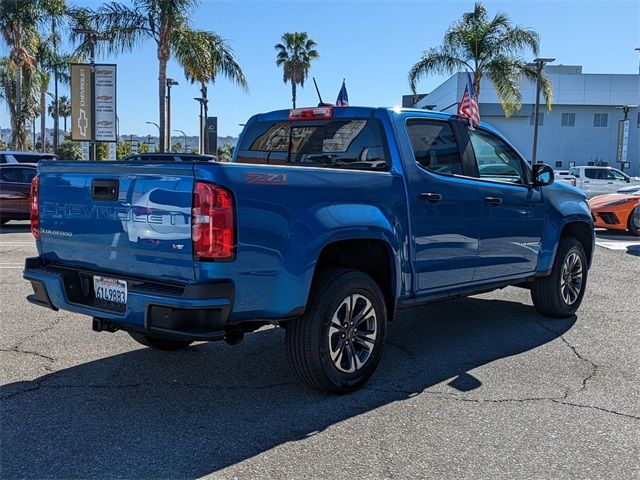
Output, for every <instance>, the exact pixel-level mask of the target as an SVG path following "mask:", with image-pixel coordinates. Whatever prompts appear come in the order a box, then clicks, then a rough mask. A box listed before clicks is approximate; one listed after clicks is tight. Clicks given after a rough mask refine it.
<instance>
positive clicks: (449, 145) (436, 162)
mask: <svg viewBox="0 0 640 480" xmlns="http://www.w3.org/2000/svg"><path fill="white" fill-rule="evenodd" d="M407 130H408V132H409V139H410V140H411V148H412V150H413V155H414V157H415V159H416V162H417V163H418V164H419V165H421V166H422V167H424V168H426V169H427V170H430V171H432V172H435V173H443V174H447V175H461V174H462V160H461V159H460V153H459V151H458V144H457V143H456V139H455V137H454V135H453V130H452V129H451V125H449V123H447V122H443V121H437V120H426V119H410V120H408V121H407Z"/></svg>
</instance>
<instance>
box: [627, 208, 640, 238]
mask: <svg viewBox="0 0 640 480" xmlns="http://www.w3.org/2000/svg"><path fill="white" fill-rule="evenodd" d="M639 211H640V207H636V208H634V209H633V210H632V211H631V213H630V214H629V220H628V221H627V228H628V229H629V233H630V234H631V235H636V236H638V237H640V212H639Z"/></svg>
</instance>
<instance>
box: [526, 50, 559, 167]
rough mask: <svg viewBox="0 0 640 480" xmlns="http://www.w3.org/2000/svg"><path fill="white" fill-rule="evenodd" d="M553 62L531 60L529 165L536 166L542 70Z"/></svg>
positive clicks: (546, 59) (550, 59) (542, 59)
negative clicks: (532, 100) (533, 77)
mask: <svg viewBox="0 0 640 480" xmlns="http://www.w3.org/2000/svg"><path fill="white" fill-rule="evenodd" d="M553 61H555V58H536V59H534V60H533V62H534V65H535V67H536V106H535V113H534V116H533V147H532V150H531V165H535V164H536V157H537V154H538V127H539V125H540V119H539V116H540V88H541V84H542V70H544V65H545V64H546V63H550V62H553Z"/></svg>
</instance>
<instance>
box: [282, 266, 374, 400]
mask: <svg viewBox="0 0 640 480" xmlns="http://www.w3.org/2000/svg"><path fill="white" fill-rule="evenodd" d="M314 290H315V291H314V292H312V293H311V294H310V297H311V302H310V304H309V307H308V310H307V313H306V314H305V315H304V317H302V318H300V319H296V320H292V321H290V322H289V325H288V326H287V331H286V345H287V353H288V356H289V359H290V361H291V363H292V365H293V368H294V370H295V372H296V374H297V376H298V378H300V380H301V381H302V382H304V383H305V384H307V385H309V386H310V387H312V388H314V389H316V390H323V391H328V392H333V393H347V392H351V391H353V390H356V389H357V388H359V387H361V386H362V385H364V384H365V382H366V381H367V380H368V379H369V377H370V376H371V375H372V374H373V372H374V370H375V368H376V366H377V364H378V361H379V360H380V356H381V354H382V346H383V342H384V336H385V332H386V321H387V312H386V308H385V303H384V295H383V294H382V292H381V291H380V288H379V287H378V285H377V284H376V283H375V282H374V281H373V279H372V278H371V277H370V276H368V275H366V274H365V273H362V272H359V271H356V270H348V269H328V270H326V271H325V272H323V273H322V274H321V275H320V278H319V279H318V281H316V282H315V283H314Z"/></svg>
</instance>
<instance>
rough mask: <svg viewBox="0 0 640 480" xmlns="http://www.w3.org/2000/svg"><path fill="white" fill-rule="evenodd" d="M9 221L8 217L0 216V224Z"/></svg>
mask: <svg viewBox="0 0 640 480" xmlns="http://www.w3.org/2000/svg"><path fill="white" fill-rule="evenodd" d="M8 221H9V219H8V218H0V225H4V224H5V223H7V222H8Z"/></svg>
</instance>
